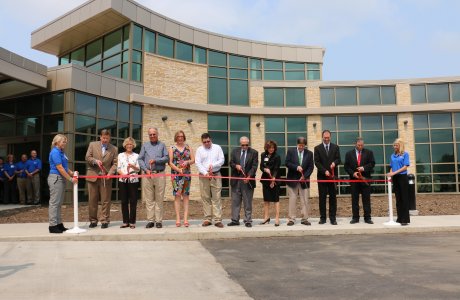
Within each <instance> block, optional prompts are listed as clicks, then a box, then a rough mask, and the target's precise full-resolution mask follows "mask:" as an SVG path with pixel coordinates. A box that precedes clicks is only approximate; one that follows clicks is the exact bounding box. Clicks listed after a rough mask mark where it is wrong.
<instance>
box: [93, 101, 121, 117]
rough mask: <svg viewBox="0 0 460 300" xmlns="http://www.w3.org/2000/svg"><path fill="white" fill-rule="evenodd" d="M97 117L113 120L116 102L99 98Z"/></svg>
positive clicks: (115, 113) (115, 112)
mask: <svg viewBox="0 0 460 300" xmlns="http://www.w3.org/2000/svg"><path fill="white" fill-rule="evenodd" d="M97 104H98V107H97V115H98V117H100V118H107V119H115V118H116V116H117V102H116V101H113V100H108V99H104V98H99V100H98V102H97Z"/></svg>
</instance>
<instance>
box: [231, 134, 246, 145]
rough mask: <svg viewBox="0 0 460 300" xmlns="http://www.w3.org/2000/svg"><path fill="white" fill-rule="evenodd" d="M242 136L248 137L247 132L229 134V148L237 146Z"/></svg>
mask: <svg viewBox="0 0 460 300" xmlns="http://www.w3.org/2000/svg"><path fill="white" fill-rule="evenodd" d="M242 136H246V137H249V132H231V133H230V146H239V145H240V138H241V137H242Z"/></svg>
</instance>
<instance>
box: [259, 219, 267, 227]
mask: <svg viewBox="0 0 460 300" xmlns="http://www.w3.org/2000/svg"><path fill="white" fill-rule="evenodd" d="M259 224H260V225H265V224H270V218H267V219H265V220H263V221H262V222H260V223H259Z"/></svg>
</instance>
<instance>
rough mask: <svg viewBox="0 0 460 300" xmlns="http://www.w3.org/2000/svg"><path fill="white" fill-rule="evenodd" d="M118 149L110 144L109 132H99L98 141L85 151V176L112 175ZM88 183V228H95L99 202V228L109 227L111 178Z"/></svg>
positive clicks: (114, 169) (96, 179) (89, 180)
mask: <svg viewBox="0 0 460 300" xmlns="http://www.w3.org/2000/svg"><path fill="white" fill-rule="evenodd" d="M117 157H118V149H117V147H115V146H114V145H112V144H110V131H109V130H108V129H102V130H101V136H100V141H96V142H91V143H90V144H89V146H88V150H87V151H86V157H85V159H86V163H87V170H86V175H87V176H106V175H114V174H115V172H116V170H117ZM86 182H87V183H88V194H89V199H88V205H89V221H90V224H89V228H94V227H96V226H97V222H98V216H97V210H98V204H99V201H101V205H102V212H101V218H100V219H99V221H101V228H102V229H105V228H108V227H109V223H110V204H111V197H112V179H111V178H86Z"/></svg>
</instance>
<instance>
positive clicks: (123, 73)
mask: <svg viewBox="0 0 460 300" xmlns="http://www.w3.org/2000/svg"><path fill="white" fill-rule="evenodd" d="M128 72H129V64H123V65H121V78H123V79H125V80H129V78H128V74H129V73H128Z"/></svg>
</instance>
